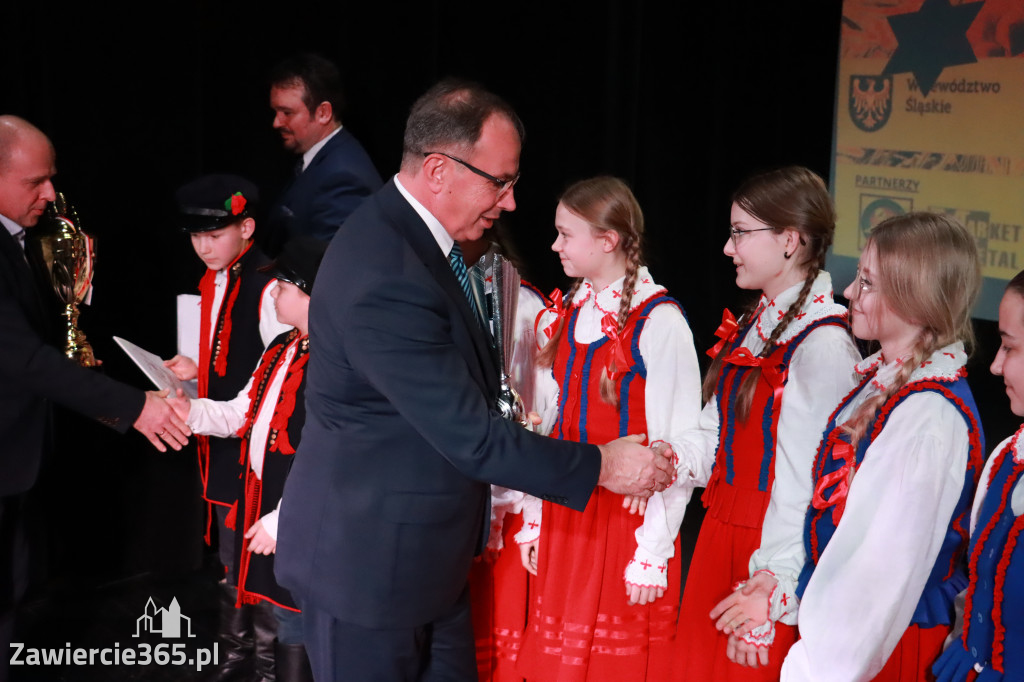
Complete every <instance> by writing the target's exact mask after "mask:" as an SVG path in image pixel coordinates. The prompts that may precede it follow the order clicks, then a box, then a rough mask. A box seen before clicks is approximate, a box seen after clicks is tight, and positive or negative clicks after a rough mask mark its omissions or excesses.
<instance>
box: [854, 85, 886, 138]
mask: <svg viewBox="0 0 1024 682" xmlns="http://www.w3.org/2000/svg"><path fill="white" fill-rule="evenodd" d="M849 107H850V118H851V119H853V122H854V124H855V125H856V126H857V127H858V128H860V129H861V130H863V131H864V132H866V133H873V132H875V131H876V130H878V129H879V128H881V127H882V126H884V125H885V124H886V122H888V120H889V114H891V113H892V76H891V75H889V76H850V100H849Z"/></svg>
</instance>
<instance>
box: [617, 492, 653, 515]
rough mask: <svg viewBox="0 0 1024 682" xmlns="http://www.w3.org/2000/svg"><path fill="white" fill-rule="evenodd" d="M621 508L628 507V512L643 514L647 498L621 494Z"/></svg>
mask: <svg viewBox="0 0 1024 682" xmlns="http://www.w3.org/2000/svg"><path fill="white" fill-rule="evenodd" d="M622 508H623V509H628V510H629V513H630V514H639V515H640V516H643V515H644V512H645V511H646V510H647V498H646V497H634V496H633V495H623V496H622Z"/></svg>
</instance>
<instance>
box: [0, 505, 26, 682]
mask: <svg viewBox="0 0 1024 682" xmlns="http://www.w3.org/2000/svg"><path fill="white" fill-rule="evenodd" d="M27 507H28V496H27V495H25V494H22V495H9V496H7V497H0V647H2V649H0V682H6V680H7V679H8V678H9V676H10V659H11V646H10V645H11V642H12V641H13V638H14V614H15V610H16V609H17V607H18V604H19V603H20V602H21V600H22V598H23V597H24V596H25V592H26V591H27V590H28V584H29V576H30V573H31V570H30V567H29V559H30V557H29V534H28V528H27V520H28V519H27V516H26V512H27Z"/></svg>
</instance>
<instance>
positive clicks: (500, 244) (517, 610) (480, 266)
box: [459, 225, 548, 682]
mask: <svg viewBox="0 0 1024 682" xmlns="http://www.w3.org/2000/svg"><path fill="white" fill-rule="evenodd" d="M459 245H460V246H461V247H462V255H463V258H464V259H465V261H466V263H467V264H470V265H471V267H470V274H471V275H472V276H473V277H474V278H478V279H479V281H481V282H482V284H483V286H482V287H481V288H480V289H481V291H480V293H481V294H482V299H483V301H484V306H483V307H484V308H485V309H486V310H487V317H488V318H492V317H493V310H494V303H493V301H494V296H495V293H494V291H493V289H494V287H493V282H494V277H493V273H492V272H491V269H490V268H489V267H487V262H486V260H485V259H483V256H484V254H485V253H487V252H488V251H489V250H490V249H491V248H492V246H494V247H497V251H498V252H499V253H501V254H502V255H503V256H504V257H505V258H507V259H508V260H510V261H511V262H512V263H513V264H515V265H517V266H518V264H519V263H518V258H517V257H516V255H515V253H514V252H513V250H512V249H511V247H510V245H509V243H508V240H507V239H506V238H505V237H504V232H503V228H502V227H501V226H500V225H495V226H494V227H493V228H491V229H490V230H488V231H487V233H486V234H485V235H484V237H482V238H481V239H479V240H476V241H460V242H459ZM547 305H548V303H547V299H546V298H545V297H544V295H543V294H541V293H540V291H538V290H537V289H536V288H535V287H534V286H533V285H532V284H530V283H529V282H527V281H526V280H520V287H519V300H518V305H517V307H516V314H515V319H514V325H515V326H514V330H513V338H514V339H515V344H514V349H513V350H512V355H511V368H510V371H509V383H510V384H511V386H512V387H513V388H514V389H516V390H517V391H519V392H520V394H521V395H522V397H523V401H524V403H525V405H526V409H527V410H534V409H537V407H536V406H535V405H534V400H533V393H534V392H533V387H534V385H535V379H534V376H535V372H536V366H535V358H536V348H537V347H536V336H535V333H536V332H535V330H534V322H535V321H536V319H537V315H538V314H540V312H541V311H542V310H543V309H544V308H545V307H546V306H547ZM492 332H493V330H492ZM525 497H526V494H525V493H522V492H519V491H518V490H510V489H508V488H505V487H502V486H497V485H492V486H491V528H490V534H489V537H488V541H487V549H486V551H485V552H484V553H483V554H482V555H481V556H479V557H477V558H476V560H475V561H474V562H473V566H472V568H471V569H470V572H469V592H470V597H471V599H472V610H471V611H472V615H473V636H474V639H475V642H476V660H477V676H478V677H479V679H480V681H481V682H513V681H520V682H521V680H522V679H523V678H522V675H519V674H518V673H517V672H516V671H515V662H516V658H517V657H518V655H519V649H520V647H521V646H522V637H523V629H524V628H525V627H526V613H527V609H528V606H529V603H528V599H529V587H530V576H529V574H528V573H526V571H524V570H523V567H522V562H521V561H520V558H519V548H518V546H517V544H516V542H515V539H514V537H515V534H516V532H517V531H518V530H519V528H520V527H521V526H522V505H523V501H524V499H525Z"/></svg>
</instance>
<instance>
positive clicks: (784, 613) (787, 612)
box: [751, 568, 800, 625]
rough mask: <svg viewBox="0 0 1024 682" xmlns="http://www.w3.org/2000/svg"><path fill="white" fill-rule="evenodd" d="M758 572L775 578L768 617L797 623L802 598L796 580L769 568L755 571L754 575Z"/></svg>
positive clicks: (781, 621) (790, 623)
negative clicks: (797, 594)
mask: <svg viewBox="0 0 1024 682" xmlns="http://www.w3.org/2000/svg"><path fill="white" fill-rule="evenodd" d="M758 573H767V574H768V575H770V576H771V577H773V578H775V587H774V588H773V589H772V593H771V595H770V596H769V597H768V619H769V620H772V621H779V622H780V623H784V624H786V625H796V611H797V608H798V607H799V606H800V600H799V599H798V598H797V596H796V581H795V580H792V579H790V578H787V577H783V576H779V575H778V574H776V573H775V572H773V571H770V570H768V569H767V568H762V569H761V570H759V571H754V575H757V574H758ZM751 577H753V576H751Z"/></svg>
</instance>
